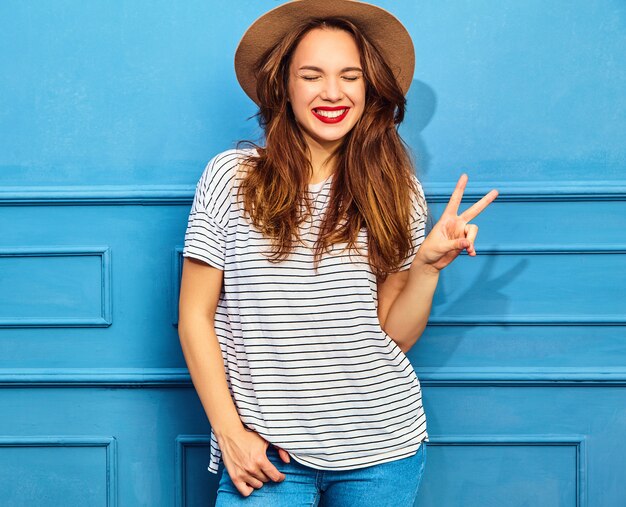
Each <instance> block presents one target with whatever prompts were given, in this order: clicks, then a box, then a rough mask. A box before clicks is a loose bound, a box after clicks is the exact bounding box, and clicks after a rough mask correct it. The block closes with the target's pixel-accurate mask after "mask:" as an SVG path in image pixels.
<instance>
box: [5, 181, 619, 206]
mask: <svg viewBox="0 0 626 507" xmlns="http://www.w3.org/2000/svg"><path fill="white" fill-rule="evenodd" d="M423 185H424V191H425V193H426V198H427V200H428V201H429V202H433V203H435V202H443V203H447V202H448V200H449V199H450V195H451V193H452V191H453V190H454V187H455V185H456V182H432V183H429V182H426V181H425V182H424V183H423ZM492 188H497V189H498V193H499V195H498V199H497V200H498V202H504V201H513V202H517V201H522V202H523V201H531V202H537V201H626V181H620V180H616V181H611V180H607V181H597V180H595V181H584V180H578V181H524V182H511V181H506V182H499V181H493V182H476V183H472V184H471V185H470V188H467V189H466V191H465V192H464V201H465V200H467V201H475V200H478V199H480V198H481V197H482V196H483V195H485V194H486V193H487V192H489V191H490V190H491V189H492ZM194 192H195V185H76V186H13V187H5V188H4V189H2V190H0V206H40V205H43V204H46V205H48V204H52V205H76V204H87V205H115V204H126V205H127V204H137V205H172V204H185V205H187V204H191V201H192V200H193V196H194Z"/></svg>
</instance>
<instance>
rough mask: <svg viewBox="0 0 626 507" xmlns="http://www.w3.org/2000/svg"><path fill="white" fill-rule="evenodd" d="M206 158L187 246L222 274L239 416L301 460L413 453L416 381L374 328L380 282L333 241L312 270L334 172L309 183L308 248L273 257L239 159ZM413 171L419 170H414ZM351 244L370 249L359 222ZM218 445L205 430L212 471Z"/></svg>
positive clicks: (220, 326) (418, 397) (416, 218)
mask: <svg viewBox="0 0 626 507" xmlns="http://www.w3.org/2000/svg"><path fill="white" fill-rule="evenodd" d="M246 154H249V151H248V150H228V151H225V152H223V153H220V154H219V155H217V156H216V157H214V158H213V159H212V160H211V161H210V162H209V163H208V165H207V167H206V168H205V170H204V172H203V174H202V176H201V177H200V180H199V182H198V185H197V188H196V193H195V197H194V201H193V204H192V208H191V212H190V215H189V223H188V226H187V230H186V233H185V245H184V249H183V256H185V257H193V258H196V259H200V260H202V261H204V262H206V263H208V264H210V265H211V266H214V267H216V268H218V269H220V270H223V272H224V285H223V291H222V293H221V295H220V299H219V303H218V307H217V311H216V316H215V330H216V333H217V337H218V340H219V342H220V346H221V350H222V355H223V358H224V366H225V369H226V377H227V378H226V380H227V383H228V387H229V390H230V393H231V395H232V398H233V400H234V403H235V405H236V407H237V411H238V413H239V416H240V417H241V420H242V422H243V424H244V425H245V426H246V427H248V428H249V429H252V430H254V431H256V432H257V433H258V434H259V435H261V436H262V437H263V438H265V439H266V440H267V441H268V442H270V443H271V444H274V445H277V446H278V447H282V448H283V449H285V450H286V451H288V452H289V454H290V455H291V456H292V457H293V458H294V459H295V460H296V461H298V462H300V463H302V464H304V465H307V466H310V467H312V468H316V469H322V470H347V469H356V468H361V467H366V466H370V465H375V464H378V463H385V462H388V461H393V460H396V459H400V458H404V457H407V456H410V455H412V454H414V453H415V452H416V451H417V449H418V448H419V445H420V443H421V442H422V441H423V440H426V441H427V440H428V434H427V432H426V417H425V414H424V410H423V407H422V394H421V389H420V383H419V380H418V378H417V376H416V374H415V371H414V370H413V367H412V366H411V363H410V362H409V360H408V359H407V357H406V356H405V354H404V353H403V352H402V351H401V350H400V348H399V347H398V346H397V345H396V344H395V342H394V341H393V340H392V339H391V338H390V337H389V336H388V335H387V334H386V333H385V332H384V331H383V330H382V329H381V327H380V323H379V321H378V316H377V313H376V308H377V287H376V278H375V276H374V275H373V274H372V271H371V269H370V266H369V264H368V262H367V259H366V257H363V256H361V255H358V254H357V253H355V252H354V251H352V252H351V255H348V251H347V250H346V251H342V249H343V248H344V247H345V246H346V245H345V244H344V245H334V246H333V249H332V251H331V252H330V253H325V254H324V255H323V256H322V259H321V262H320V264H319V266H318V271H317V272H315V270H314V269H313V249H312V246H313V242H314V240H315V235H316V233H317V231H318V227H319V225H320V221H321V218H322V216H321V215H322V213H323V211H324V209H325V208H326V204H327V202H328V197H329V193H330V186H331V182H332V176H331V177H330V178H329V179H327V180H326V181H324V182H321V183H319V184H316V185H309V191H310V192H311V193H312V198H313V200H314V202H315V211H314V215H313V217H312V219H311V220H309V222H308V223H306V222H305V224H304V225H303V226H302V227H303V234H302V237H303V239H305V240H306V243H307V246H306V247H305V246H303V245H299V246H298V247H297V248H296V250H295V251H294V252H293V253H292V254H291V255H290V257H289V258H288V259H286V260H284V261H282V262H280V263H271V262H270V261H269V260H267V258H266V257H265V256H264V255H263V253H264V252H265V253H267V252H269V247H270V241H269V240H267V239H266V238H264V237H263V236H262V235H261V234H260V233H259V231H258V230H257V229H255V228H254V227H253V226H252V225H251V223H250V222H249V220H248V219H246V218H244V216H243V213H242V209H243V206H242V204H241V203H240V202H239V201H238V200H237V195H236V194H237V191H236V190H237V187H238V184H239V182H240V181H241V178H242V173H241V172H240V171H238V166H239V162H240V160H241V157H242V156H244V155H246ZM416 181H417V179H416ZM418 186H419V189H420V195H419V196H417V197H416V198H415V199H413V206H412V216H413V223H412V236H413V246H414V249H413V253H412V255H410V256H409V257H407V259H406V260H405V262H404V263H403V266H402V268H401V269H408V268H409V267H410V264H411V261H412V260H413V257H414V255H415V251H416V249H417V247H418V246H419V245H420V244H421V242H422V241H423V239H424V228H425V222H426V201H425V198H424V193H423V190H422V187H421V185H419V181H418ZM358 246H359V249H360V251H361V252H367V236H366V231H365V229H363V230H362V231H361V234H359V240H358ZM220 460H221V451H220V449H219V446H218V444H217V440H216V439H215V436H214V434H213V432H211V456H210V462H209V467H208V469H209V471H211V472H213V473H217V471H218V465H219V463H220Z"/></svg>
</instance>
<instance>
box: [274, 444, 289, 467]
mask: <svg viewBox="0 0 626 507" xmlns="http://www.w3.org/2000/svg"><path fill="white" fill-rule="evenodd" d="M277 449H278V455H279V456H280V459H282V460H283V461H284V462H285V463H290V462H291V456H289V453H288V452H287V451H285V449H281V448H280V447H277Z"/></svg>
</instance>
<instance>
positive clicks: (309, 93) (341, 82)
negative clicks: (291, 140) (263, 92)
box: [288, 28, 365, 151]
mask: <svg viewBox="0 0 626 507" xmlns="http://www.w3.org/2000/svg"><path fill="white" fill-rule="evenodd" d="M288 94H289V101H290V103H291V108H292V109H293V112H294V115H295V117H296V121H297V122H298V124H299V125H300V128H301V129H302V131H303V133H304V135H305V138H306V140H307V143H308V144H309V146H310V147H312V148H313V147H315V145H318V146H320V147H322V148H324V149H327V150H329V151H332V150H333V149H334V148H336V147H337V146H338V145H339V144H340V143H341V141H342V139H343V138H344V136H345V135H346V134H347V133H348V132H350V130H351V129H352V128H353V127H354V125H355V124H356V122H357V121H358V120H359V118H360V117H361V115H362V114H363V108H364V107H365V79H364V77H363V71H362V67H361V59H360V56H359V50H358V47H357V45H356V42H355V41H354V39H353V38H352V35H350V34H349V33H348V32H345V31H343V30H337V29H322V28H315V29H313V30H311V31H309V32H308V33H307V34H306V35H305V36H304V37H303V38H302V40H301V41H300V43H299V44H298V46H297V47H296V49H295V51H294V54H293V56H292V60H291V64H290V67H289V80H288Z"/></svg>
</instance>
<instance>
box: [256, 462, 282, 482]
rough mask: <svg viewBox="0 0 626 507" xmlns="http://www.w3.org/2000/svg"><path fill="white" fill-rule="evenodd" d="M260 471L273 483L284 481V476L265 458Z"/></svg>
mask: <svg viewBox="0 0 626 507" xmlns="http://www.w3.org/2000/svg"><path fill="white" fill-rule="evenodd" d="M261 470H262V471H263V473H264V474H265V475H267V476H268V477H269V478H270V479H271V480H273V481H274V482H280V481H284V480H285V474H284V473H282V472H280V471H279V470H278V468H276V467H275V466H274V464H273V463H272V462H271V461H270V460H269V459H267V458H265V461H264V463H263V465H262V466H261Z"/></svg>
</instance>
